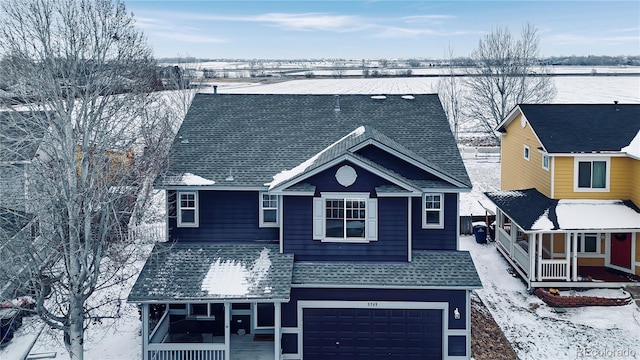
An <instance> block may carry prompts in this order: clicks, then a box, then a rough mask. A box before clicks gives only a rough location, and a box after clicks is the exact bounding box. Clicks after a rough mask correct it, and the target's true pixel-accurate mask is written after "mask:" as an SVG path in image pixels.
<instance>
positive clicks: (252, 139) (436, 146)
mask: <svg viewBox="0 0 640 360" xmlns="http://www.w3.org/2000/svg"><path fill="white" fill-rule="evenodd" d="M339 104H340V105H339V106H340V107H339V110H337V109H336V97H335V96H333V95H236V94H215V95H214V94H197V95H196V96H195V98H194V100H193V102H192V105H191V107H190V109H189V111H188V113H187V116H186V118H185V120H184V122H183V123H182V127H181V128H180V130H179V132H178V136H176V139H175V140H174V143H173V146H172V150H171V153H170V155H169V158H168V177H164V178H160V179H158V180H157V184H159V185H161V186H180V185H181V183H180V182H179V181H176V179H182V176H183V175H184V174H186V173H189V174H193V175H196V176H199V177H201V178H203V179H206V180H208V181H209V183H211V184H215V185H214V186H217V187H224V186H229V187H238V186H242V187H256V188H262V187H264V186H265V184H266V183H272V181H273V176H274V175H276V174H279V173H281V172H283V171H284V170H291V169H294V168H296V167H297V166H299V165H301V164H303V163H305V162H306V161H308V160H310V159H312V158H313V157H315V156H316V155H319V156H318V157H316V158H315V159H314V160H315V161H314V163H315V162H317V161H319V160H320V162H322V161H324V160H326V159H325V158H324V157H326V158H335V156H336V153H338V152H343V151H344V150H345V149H347V148H348V147H349V146H353V144H355V143H356V142H355V141H352V140H354V139H352V138H354V136H353V135H355V134H351V135H352V136H351V137H347V138H346V139H341V137H344V136H345V135H347V134H350V133H352V132H353V131H354V130H355V129H358V128H360V127H365V128H368V127H370V128H371V129H375V130H376V131H377V132H379V133H382V134H384V136H385V137H387V138H389V139H393V141H394V142H395V143H397V144H402V146H403V147H404V148H405V149H406V150H405V151H406V152H407V153H411V154H415V157H416V158H418V157H419V158H421V159H423V161H424V163H425V164H428V165H429V166H430V168H432V169H437V170H438V171H439V172H440V173H442V174H447V176H448V177H450V178H451V179H452V181H457V182H458V183H459V184H463V185H464V186H466V187H470V181H469V178H468V176H467V173H466V170H465V167H464V164H463V163H462V159H461V157H460V155H459V152H458V149H457V146H456V144H455V141H454V139H453V136H452V135H451V131H450V129H449V124H448V122H447V119H446V115H445V114H444V111H443V110H442V107H441V105H440V102H439V99H438V96H437V95H435V94H433V95H416V96H414V98H413V99H403V98H402V97H400V96H389V97H387V98H385V99H384V100H382V99H372V98H371V96H368V95H340V97H339ZM370 136H371V138H374V137H376V135H375V134H374V133H373V130H371V135H370ZM337 140H343V141H341V142H340V141H338V142H340V143H341V144H340V146H338V144H336V142H337ZM378 140H379V139H378ZM332 144H333V145H332ZM327 149H329V150H327ZM321 157H322V159H320V158H321ZM320 162H318V163H320ZM305 169H309V168H305ZM298 170H299V169H298ZM227 179H232V180H227ZM182 185H184V184H182Z"/></svg>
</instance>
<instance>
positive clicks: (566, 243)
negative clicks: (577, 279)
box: [564, 233, 573, 281]
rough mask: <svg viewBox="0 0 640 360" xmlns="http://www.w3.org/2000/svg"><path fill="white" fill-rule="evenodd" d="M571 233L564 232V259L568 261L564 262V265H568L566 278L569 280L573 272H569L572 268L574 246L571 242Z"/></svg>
mask: <svg viewBox="0 0 640 360" xmlns="http://www.w3.org/2000/svg"><path fill="white" fill-rule="evenodd" d="M570 241H571V233H564V259H565V261H566V263H565V264H564V266H565V267H566V269H565V274H566V275H565V280H567V281H569V280H571V273H570V272H569V270H570V269H571V266H570V265H571V247H572V246H573V245H572V244H571V242H570Z"/></svg>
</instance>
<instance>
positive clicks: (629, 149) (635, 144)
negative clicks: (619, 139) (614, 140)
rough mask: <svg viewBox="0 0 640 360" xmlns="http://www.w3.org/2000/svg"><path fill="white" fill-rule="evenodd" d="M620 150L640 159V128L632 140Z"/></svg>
mask: <svg viewBox="0 0 640 360" xmlns="http://www.w3.org/2000/svg"><path fill="white" fill-rule="evenodd" d="M620 151H622V152H626V153H627V155H629V156H631V157H634V158H636V159H640V130H638V133H637V134H636V136H635V137H634V138H633V140H631V142H630V143H629V145H627V146H625V147H623V148H622V149H620Z"/></svg>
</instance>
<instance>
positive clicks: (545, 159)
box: [542, 154, 549, 170]
mask: <svg viewBox="0 0 640 360" xmlns="http://www.w3.org/2000/svg"><path fill="white" fill-rule="evenodd" d="M542 168H543V169H545V170H549V155H547V154H542Z"/></svg>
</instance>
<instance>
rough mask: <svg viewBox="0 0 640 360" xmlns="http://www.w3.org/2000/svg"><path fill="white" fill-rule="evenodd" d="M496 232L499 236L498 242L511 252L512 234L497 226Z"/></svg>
mask: <svg viewBox="0 0 640 360" xmlns="http://www.w3.org/2000/svg"><path fill="white" fill-rule="evenodd" d="M496 233H497V235H498V236H497V238H498V242H499V243H500V245H501V246H502V247H503V248H504V249H505V250H506V251H507V252H510V251H511V235H509V234H507V232H506V231H504V229H502V228H497V229H496Z"/></svg>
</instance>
